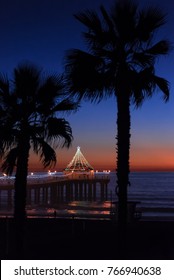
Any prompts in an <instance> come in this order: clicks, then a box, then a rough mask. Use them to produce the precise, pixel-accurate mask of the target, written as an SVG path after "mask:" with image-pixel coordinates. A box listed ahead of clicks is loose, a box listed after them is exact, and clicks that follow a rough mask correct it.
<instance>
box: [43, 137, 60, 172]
mask: <svg viewBox="0 0 174 280" xmlns="http://www.w3.org/2000/svg"><path fill="white" fill-rule="evenodd" d="M39 153H40V160H41V161H42V164H43V166H44V167H45V168H46V167H52V166H55V165H56V153H55V151H54V149H53V148H52V147H51V146H50V145H49V144H48V143H47V142H45V141H44V140H42V141H40V150H39Z"/></svg>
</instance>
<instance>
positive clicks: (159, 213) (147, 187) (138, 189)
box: [0, 172, 174, 220]
mask: <svg viewBox="0 0 174 280" xmlns="http://www.w3.org/2000/svg"><path fill="white" fill-rule="evenodd" d="M38 175H42V176H43V175H45V174H43V173H42V174H41V173H40V174H38ZM109 178H110V182H109V184H108V199H107V201H100V200H99V193H97V199H96V201H68V202H67V201H66V202H65V201H62V202H60V201H59V202H57V203H56V204H54V205H50V204H49V201H48V203H47V204H46V205H43V204H42V205H38V204H35V203H34V202H33V203H32V204H31V205H28V206H27V213H28V216H29V217H38V216H42V217H60V216H64V217H78V218H80V217H98V218H99V217H100V218H107V217H109V215H110V209H111V208H112V207H113V202H115V201H117V196H116V194H115V185H116V174H115V173H114V172H111V173H110V174H109ZM5 195H6V194H4V196H3V195H2V194H1V198H0V215H1V216H4V215H5V216H8V215H11V214H12V209H9V207H8V209H7V208H5V204H4V202H5V201H6V199H7V198H6V197H5ZM128 200H129V201H136V202H137V209H138V210H139V211H141V213H142V219H148V218H156V219H158V218H160V219H173V220H174V172H132V173H130V186H129V187H128Z"/></svg>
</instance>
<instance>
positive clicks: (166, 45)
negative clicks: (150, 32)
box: [146, 40, 173, 56]
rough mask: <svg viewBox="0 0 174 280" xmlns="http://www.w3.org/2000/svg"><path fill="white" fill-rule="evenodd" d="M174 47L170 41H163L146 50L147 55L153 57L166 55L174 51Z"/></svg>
mask: <svg viewBox="0 0 174 280" xmlns="http://www.w3.org/2000/svg"><path fill="white" fill-rule="evenodd" d="M172 48H173V47H172V45H171V43H170V42H169V41H168V40H161V41H159V42H158V43H156V44H155V45H154V46H152V47H151V48H149V49H147V50H146V53H149V54H152V55H155V56H157V55H160V54H161V55H166V54H168V53H169V52H170V51H171V50H172Z"/></svg>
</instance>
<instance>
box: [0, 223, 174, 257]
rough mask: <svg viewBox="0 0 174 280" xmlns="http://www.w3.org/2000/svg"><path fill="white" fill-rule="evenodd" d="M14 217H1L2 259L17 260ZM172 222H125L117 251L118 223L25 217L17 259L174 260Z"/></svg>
mask: <svg viewBox="0 0 174 280" xmlns="http://www.w3.org/2000/svg"><path fill="white" fill-rule="evenodd" d="M13 227H14V221H13V219H8V220H7V219H2V218H1V219H0V237H1V238H0V247H1V251H0V254H1V259H18V254H17V252H14V251H13V242H14V238H13ZM173 236H174V222H172V221H138V222H135V223H131V224H128V228H127V237H126V240H125V242H124V248H123V249H122V251H121V252H119V247H118V245H119V241H118V238H119V236H118V225H117V224H115V223H113V222H112V221H109V220H88V219H85V220H84V219H48V218H46V219H38V218H35V219H27V221H26V225H25V234H24V250H23V255H22V258H21V256H20V259H45V260H46V259H56V260H60V259H61V260H62V259H65V260H69V259H96V260H100V259H103V260H105V259H108V260H110V259H113V260H114V259H134V260H135V259H142V260H145V259H148V260H151V259H152V260H153V259H157V260H158V259H162V260H163V259H174V239H173Z"/></svg>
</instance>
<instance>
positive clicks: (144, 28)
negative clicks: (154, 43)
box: [136, 7, 166, 41]
mask: <svg viewBox="0 0 174 280" xmlns="http://www.w3.org/2000/svg"><path fill="white" fill-rule="evenodd" d="M165 23H166V14H164V12H163V11H161V9H159V8H158V7H149V8H147V9H143V10H142V11H140V12H139V19H138V24H137V28H136V30H137V37H138V38H139V39H140V40H142V41H147V40H149V39H150V38H151V36H152V35H153V34H154V31H155V30H156V29H157V28H159V27H160V26H162V25H164V24H165Z"/></svg>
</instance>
